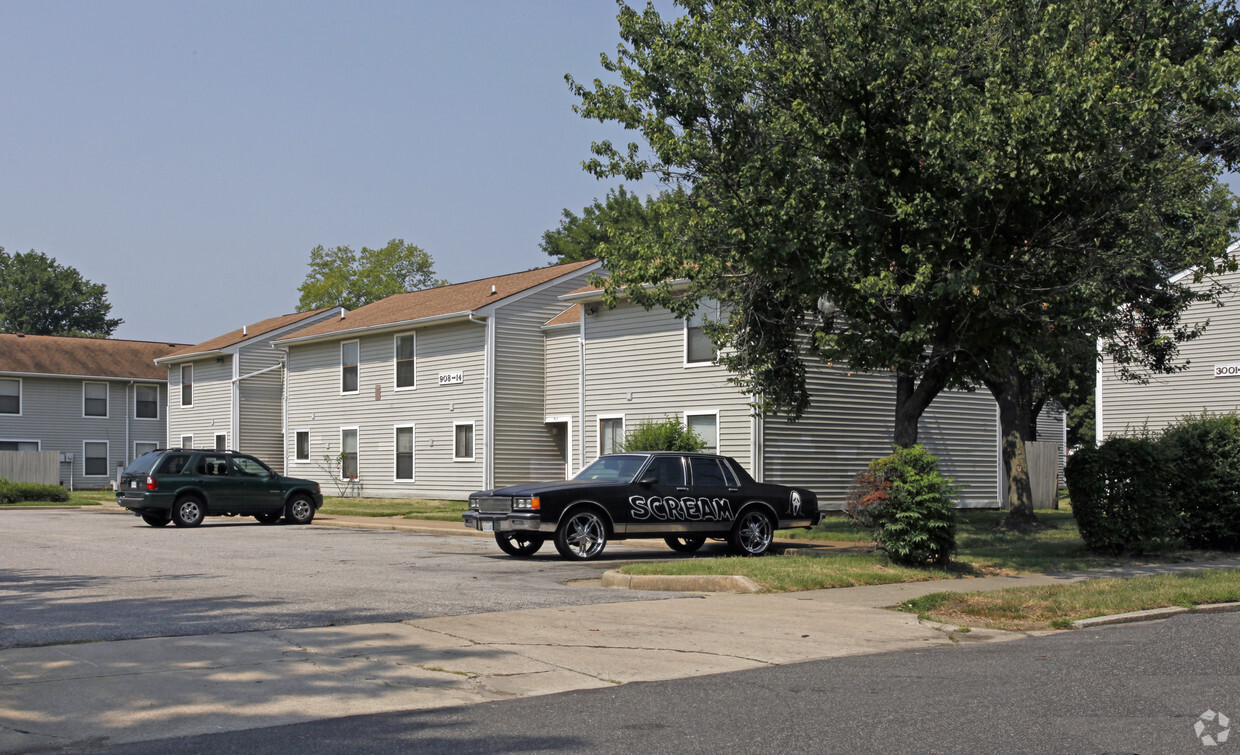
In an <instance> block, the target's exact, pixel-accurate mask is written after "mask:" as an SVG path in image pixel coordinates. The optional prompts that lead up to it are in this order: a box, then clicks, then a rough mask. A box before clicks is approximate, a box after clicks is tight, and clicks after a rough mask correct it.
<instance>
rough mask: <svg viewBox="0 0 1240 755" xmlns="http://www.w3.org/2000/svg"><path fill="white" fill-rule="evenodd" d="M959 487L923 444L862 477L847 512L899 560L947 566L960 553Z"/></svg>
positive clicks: (886, 460)
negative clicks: (958, 534)
mask: <svg viewBox="0 0 1240 755" xmlns="http://www.w3.org/2000/svg"><path fill="white" fill-rule="evenodd" d="M955 498H956V486H955V485H954V484H953V483H952V480H951V479H950V478H947V477H944V476H943V475H942V474H941V473H940V472H939V460H938V459H937V458H936V457H934V456H933V455H931V454H930V452H929V451H927V450H926V449H925V448H923V447H922V446H913V447H912V448H899V449H896V452H895V453H893V454H892V455H890V456H885V457H883V458H881V459H875V460H874V461H872V462H870V465H869V466H868V467H867V468H866V469H865V471H863V472H861V473H860V474H858V475H857V477H856V479H855V480H854V481H853V486H852V489H851V490H850V491H849V494H848V501H847V504H846V506H847V512H848V515H849V516H851V517H852V518H853V520H854V521H856V522H858V523H859V524H861V525H862V526H864V527H866V528H868V529H869V530H870V531H871V533H872V535H873V537H874V541H875V542H876V543H878V547H879V549H880V550H882V551H885V552H886V553H887V555H888V557H889V558H891V560H892V561H893V562H895V563H897V564H904V565H908V566H923V565H925V564H937V565H939V566H946V565H947V563H948V562H949V561H950V560H951V555H952V553H954V552H955V551H956V505H955Z"/></svg>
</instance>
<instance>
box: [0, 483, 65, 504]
mask: <svg viewBox="0 0 1240 755" xmlns="http://www.w3.org/2000/svg"><path fill="white" fill-rule="evenodd" d="M68 500H69V491H67V490H65V489H64V488H62V487H61V486H59V485H40V484H39V483H35V482H9V481H8V480H7V479H5V478H3V477H0V503H22V502H25V501H37V502H47V503H64V502H65V501H68Z"/></svg>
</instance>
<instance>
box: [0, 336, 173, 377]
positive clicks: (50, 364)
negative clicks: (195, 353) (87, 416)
mask: <svg viewBox="0 0 1240 755" xmlns="http://www.w3.org/2000/svg"><path fill="white" fill-rule="evenodd" d="M183 345H184V344H179V343H154V342H151V341H122V340H116V339H111V338H75V337H71V336H28V335H19V334H16V333H0V372H6V373H18V374H23V375H66V376H69V375H71V376H74V377H101V378H128V379H133V380H155V381H160V382H164V381H166V380H167V379H168V372H167V370H165V369H164V368H163V367H160V366H158V365H156V364H155V360H156V359H158V358H160V357H164V356H167V355H168V354H170V353H171V352H173V351H175V350H176V349H178V348H181V347H182V346H183Z"/></svg>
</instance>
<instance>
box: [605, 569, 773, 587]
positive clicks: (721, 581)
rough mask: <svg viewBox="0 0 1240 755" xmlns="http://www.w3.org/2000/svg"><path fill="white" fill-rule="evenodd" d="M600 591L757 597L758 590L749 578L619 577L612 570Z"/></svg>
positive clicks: (714, 576) (657, 575) (730, 576)
mask: <svg viewBox="0 0 1240 755" xmlns="http://www.w3.org/2000/svg"><path fill="white" fill-rule="evenodd" d="M602 585H603V587H614V588H617V589H621V590H651V591H663V592H730V593H757V592H762V587H761V586H759V585H758V583H757V582H754V581H753V580H752V579H750V578H749V577H741V576H737V575H715V574H700V575H694V574H682V575H665V574H621V573H620V572H618V571H616V570H614V569H612V570H609V571H605V572H603V577H602Z"/></svg>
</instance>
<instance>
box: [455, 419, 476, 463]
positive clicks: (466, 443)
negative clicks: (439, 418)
mask: <svg viewBox="0 0 1240 755" xmlns="http://www.w3.org/2000/svg"><path fill="white" fill-rule="evenodd" d="M453 435H454V437H455V441H454V443H453V445H452V459H453V461H473V460H474V423H473V422H456V423H453Z"/></svg>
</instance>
